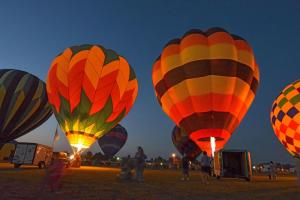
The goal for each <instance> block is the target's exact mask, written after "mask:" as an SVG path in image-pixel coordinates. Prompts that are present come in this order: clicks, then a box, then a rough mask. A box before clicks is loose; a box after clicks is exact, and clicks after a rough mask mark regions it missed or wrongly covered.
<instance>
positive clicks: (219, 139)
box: [197, 137, 224, 142]
mask: <svg viewBox="0 0 300 200" xmlns="http://www.w3.org/2000/svg"><path fill="white" fill-rule="evenodd" d="M211 138H212V137H204V138H199V139H198V140H197V141H198V142H211ZM213 138H215V141H216V142H218V141H223V140H224V138H221V137H213Z"/></svg>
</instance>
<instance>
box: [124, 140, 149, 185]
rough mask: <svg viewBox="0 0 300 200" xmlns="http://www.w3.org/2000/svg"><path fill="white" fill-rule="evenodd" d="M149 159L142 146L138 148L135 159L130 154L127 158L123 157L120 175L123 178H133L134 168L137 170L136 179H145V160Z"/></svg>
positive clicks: (139, 180) (140, 180) (141, 180)
mask: <svg viewBox="0 0 300 200" xmlns="http://www.w3.org/2000/svg"><path fill="white" fill-rule="evenodd" d="M146 159H147V156H146V154H145V153H144V150H143V148H142V147H140V146H139V147H138V148H137V152H136V153H135V156H134V158H133V159H131V157H130V155H128V156H127V158H123V159H122V162H121V173H120V175H119V177H120V178H121V179H123V180H129V179H132V176H133V174H132V172H131V171H132V170H133V169H134V170H135V177H134V179H135V180H136V181H138V182H143V181H144V168H145V161H146Z"/></svg>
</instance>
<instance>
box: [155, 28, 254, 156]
mask: <svg viewBox="0 0 300 200" xmlns="http://www.w3.org/2000/svg"><path fill="white" fill-rule="evenodd" d="M152 80H153V85H154V89H155V93H156V96H157V99H158V102H159V104H160V105H161V107H162V109H163V111H164V112H165V113H166V114H167V115H168V116H169V117H170V118H171V119H172V120H173V121H174V122H175V123H176V124H177V126H179V127H181V128H183V129H184V130H185V131H186V132H187V133H188V135H189V137H190V138H191V139H192V140H193V141H194V142H195V143H196V144H197V145H198V146H199V147H200V148H201V150H203V151H206V152H207V153H208V154H209V155H211V153H212V152H211V151H212V150H211V149H212V147H211V146H212V145H213V143H211V142H210V141H214V140H215V141H216V144H215V145H216V147H215V148H216V151H218V150H220V149H221V148H223V146H224V145H225V144H226V142H227V141H228V140H229V138H230V136H231V134H232V133H233V132H234V130H235V129H236V127H237V126H238V125H239V123H240V122H241V121H242V119H243V117H244V116H245V114H246V112H247V110H248V109H249V107H250V105H251V103H252V101H253V99H254V97H255V94H256V90H257V87H258V84H259V69H258V66H257V64H256V62H255V58H254V55H253V51H252V48H251V47H250V45H249V44H248V43H247V42H246V40H244V39H243V38H241V37H239V36H236V35H233V34H230V33H228V32H227V31H225V30H224V29H221V28H211V29H209V30H208V31H206V32H203V31H201V30H198V29H193V30H190V31H188V32H187V33H185V35H184V36H183V37H182V38H180V39H174V40H171V41H170V42H169V43H167V45H166V46H165V47H164V49H163V51H162V53H161V55H160V56H159V57H158V59H157V60H156V61H155V63H154V65H153V71H152Z"/></svg>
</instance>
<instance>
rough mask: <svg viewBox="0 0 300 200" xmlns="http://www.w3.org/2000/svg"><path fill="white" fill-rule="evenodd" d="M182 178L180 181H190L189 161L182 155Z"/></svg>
mask: <svg viewBox="0 0 300 200" xmlns="http://www.w3.org/2000/svg"><path fill="white" fill-rule="evenodd" d="M181 162H182V163H181V164H182V178H181V180H183V181H185V180H187V181H188V180H190V174H189V168H190V163H189V162H190V161H189V158H188V157H187V156H186V154H183V157H182V160H181Z"/></svg>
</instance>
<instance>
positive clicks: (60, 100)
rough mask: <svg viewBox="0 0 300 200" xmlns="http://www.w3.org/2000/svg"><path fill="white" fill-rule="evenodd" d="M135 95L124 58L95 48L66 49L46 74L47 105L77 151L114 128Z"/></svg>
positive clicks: (136, 84)
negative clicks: (49, 105)
mask: <svg viewBox="0 0 300 200" xmlns="http://www.w3.org/2000/svg"><path fill="white" fill-rule="evenodd" d="M137 91H138V83H137V79H136V76H135V73H134V71H133V69H132V68H131V67H130V65H129V64H128V62H127V61H126V60H125V58H123V57H122V56H119V55H118V54H117V53H116V52H114V51H112V50H109V49H105V48H104V47H102V46H99V45H81V46H73V47H70V48H67V49H66V50H65V51H64V52H63V53H62V54H60V55H58V56H57V57H56V58H55V59H54V61H53V62H52V65H51V68H50V70H49V73H48V79H47V93H48V98H49V102H50V104H51V105H52V107H53V111H54V114H55V117H56V119H57V121H58V123H59V124H60V127H61V129H62V130H63V131H64V132H65V134H66V136H67V138H68V140H69V142H70V144H71V146H72V147H75V150H76V149H77V151H78V150H80V149H82V148H88V147H90V145H91V144H92V143H94V142H95V141H96V140H97V139H98V138H100V137H101V136H103V135H104V134H105V133H106V132H107V131H109V130H110V129H111V128H112V127H114V126H115V125H116V124H118V123H119V121H121V119H122V118H123V117H124V116H125V115H126V114H127V113H128V112H129V110H130V109H131V107H132V105H133V103H134V101H135V99H136V96H137Z"/></svg>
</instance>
